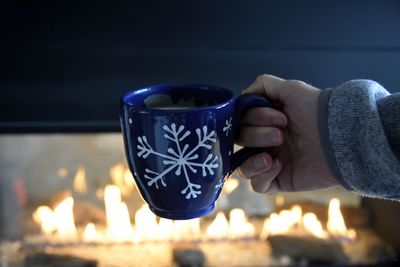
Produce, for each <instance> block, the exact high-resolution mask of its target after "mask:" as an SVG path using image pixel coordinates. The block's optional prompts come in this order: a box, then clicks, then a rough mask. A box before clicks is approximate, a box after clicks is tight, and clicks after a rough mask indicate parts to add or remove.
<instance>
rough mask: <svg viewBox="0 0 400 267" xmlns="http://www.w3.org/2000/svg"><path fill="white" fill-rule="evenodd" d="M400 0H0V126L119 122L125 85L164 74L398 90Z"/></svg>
mask: <svg viewBox="0 0 400 267" xmlns="http://www.w3.org/2000/svg"><path fill="white" fill-rule="evenodd" d="M399 25H400V3H399V1H397V0H384V1H379V0H364V1H362V0H358V1H357V0H349V1H331V0H327V1H318V0H299V1H288V0H283V1H273V0H251V1H228V0H221V1H211V0H205V1H174V0H172V1H153V0H149V1H28V0H16V1H10V0H3V1H1V3H0V36H1V42H0V58H1V68H2V70H1V72H0V99H2V104H1V106H0V131H1V132H6V131H9V132H12V131H16V132H20V131H58V130H60V131H74V130H75V131H119V124H118V102H119V96H120V95H121V94H122V93H123V92H124V91H127V90H129V89H131V88H136V87H141V86H147V85H149V84H158V83H165V82H199V83H209V84H216V85H220V86H224V87H226V88H229V89H231V90H234V91H235V92H237V93H238V92H240V90H242V89H243V88H244V87H246V86H247V85H249V84H250V83H251V82H252V81H253V80H254V79H255V77H256V76H257V75H259V74H263V73H270V74H274V75H277V76H281V77H283V78H287V79H299V80H304V81H306V82H308V83H311V84H313V85H314V86H316V87H319V88H326V87H332V86H336V85H338V84H340V83H342V82H344V81H347V80H350V79H358V78H368V79H374V80H376V81H379V82H380V83H382V84H383V85H384V86H385V87H386V88H387V89H388V90H390V91H391V92H396V91H398V90H400V89H399V88H400V79H398V69H399V62H400V32H399Z"/></svg>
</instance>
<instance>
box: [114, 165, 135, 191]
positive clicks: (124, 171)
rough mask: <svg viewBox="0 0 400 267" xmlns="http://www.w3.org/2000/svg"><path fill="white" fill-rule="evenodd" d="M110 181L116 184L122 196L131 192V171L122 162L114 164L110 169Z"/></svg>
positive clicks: (132, 186)
mask: <svg viewBox="0 0 400 267" xmlns="http://www.w3.org/2000/svg"><path fill="white" fill-rule="evenodd" d="M110 176H111V181H112V182H113V184H115V185H116V186H118V188H119V190H120V191H121V194H122V195H123V196H126V195H129V194H130V193H132V191H133V188H134V187H135V182H134V179H133V177H132V174H131V172H130V171H129V169H128V168H126V167H125V166H124V165H123V164H116V165H114V166H112V167H111V169H110Z"/></svg>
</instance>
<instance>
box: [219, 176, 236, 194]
mask: <svg viewBox="0 0 400 267" xmlns="http://www.w3.org/2000/svg"><path fill="white" fill-rule="evenodd" d="M238 186H239V180H238V179H233V178H229V179H227V180H226V182H225V184H224V187H223V188H222V190H223V191H224V192H225V193H227V194H230V193H232V192H233V191H234V190H235V189H236V188H237V187H238Z"/></svg>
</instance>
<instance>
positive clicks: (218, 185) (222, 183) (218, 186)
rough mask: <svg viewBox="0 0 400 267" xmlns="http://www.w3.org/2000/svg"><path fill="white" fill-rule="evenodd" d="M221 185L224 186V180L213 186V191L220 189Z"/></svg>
mask: <svg viewBox="0 0 400 267" xmlns="http://www.w3.org/2000/svg"><path fill="white" fill-rule="evenodd" d="M223 185H224V178H222V179H220V180H219V181H218V183H217V184H216V185H215V189H219V188H222V186H223Z"/></svg>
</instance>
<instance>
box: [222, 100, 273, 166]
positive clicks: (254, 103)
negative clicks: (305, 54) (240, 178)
mask: <svg viewBox="0 0 400 267" xmlns="http://www.w3.org/2000/svg"><path fill="white" fill-rule="evenodd" d="M253 107H269V108H271V107H272V103H271V102H270V101H269V100H268V99H267V98H265V96H263V95H261V94H257V93H251V94H245V95H241V96H239V97H238V98H237V99H236V112H235V123H234V124H233V125H236V127H238V126H239V123H240V118H241V117H242V115H243V114H244V112H245V111H246V110H248V109H249V108H253ZM236 134H237V131H236ZM264 151H265V148H263V147H245V148H242V149H240V150H239V151H237V152H235V153H234V154H233V155H232V158H231V169H230V173H232V172H234V171H235V170H236V169H237V168H238V167H239V166H240V165H241V164H242V163H243V162H244V161H245V160H246V159H248V158H249V157H251V156H253V155H256V154H259V153H261V152H264Z"/></svg>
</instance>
